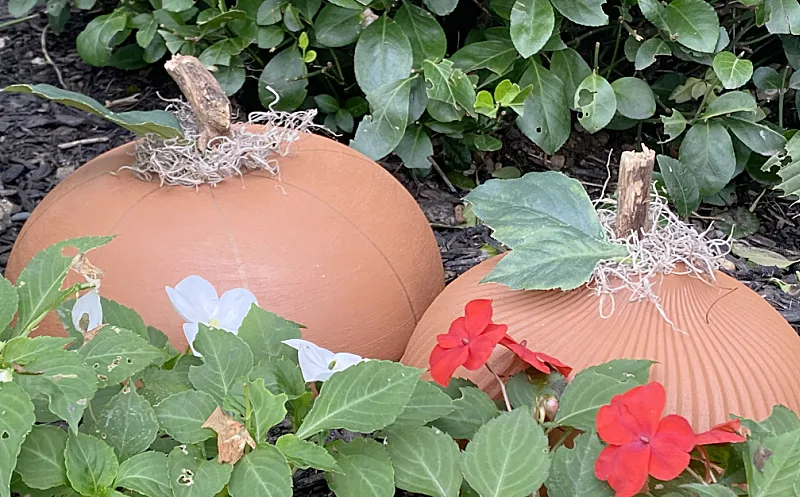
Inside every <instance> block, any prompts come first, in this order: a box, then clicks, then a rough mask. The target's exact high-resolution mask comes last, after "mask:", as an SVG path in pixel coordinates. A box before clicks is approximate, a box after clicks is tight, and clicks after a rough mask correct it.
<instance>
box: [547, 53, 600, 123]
mask: <svg viewBox="0 0 800 497" xmlns="http://www.w3.org/2000/svg"><path fill="white" fill-rule="evenodd" d="M550 70H551V71H552V72H553V74H555V75H556V76H558V79H560V80H561V81H562V82H563V83H564V93H565V94H566V97H567V102H568V103H569V105H570V108H572V109H573V110H575V102H574V98H575V92H576V91H577V90H578V86H580V84H581V83H582V82H583V80H584V79H586V78H587V77H588V76H589V75H591V74H592V69H591V68H590V67H589V64H587V63H586V61H585V60H583V57H581V54H579V53H578V52H576V51H575V50H573V49H571V48H565V49H563V50H557V51H555V52H553V55H552V58H551V62H550Z"/></svg>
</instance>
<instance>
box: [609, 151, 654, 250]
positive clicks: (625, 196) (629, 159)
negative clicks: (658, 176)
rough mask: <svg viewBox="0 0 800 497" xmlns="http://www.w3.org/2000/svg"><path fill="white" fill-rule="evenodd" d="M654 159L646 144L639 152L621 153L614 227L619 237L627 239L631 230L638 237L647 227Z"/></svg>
mask: <svg viewBox="0 0 800 497" xmlns="http://www.w3.org/2000/svg"><path fill="white" fill-rule="evenodd" d="M655 159H656V153H655V152H654V151H653V150H650V149H649V148H647V146H645V145H642V151H641V152H630V151H628V152H622V158H621V159H620V164H619V183H618V186H617V218H616V225H615V228H614V231H615V232H616V235H617V237H618V238H627V237H628V236H630V234H631V232H634V233H636V234H637V236H639V235H640V234H641V233H643V232H644V231H647V230H648V229H649V228H650V227H649V226H648V223H649V219H650V216H649V212H650V189H651V187H652V179H653V166H654V165H655Z"/></svg>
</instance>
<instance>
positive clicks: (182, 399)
mask: <svg viewBox="0 0 800 497" xmlns="http://www.w3.org/2000/svg"><path fill="white" fill-rule="evenodd" d="M216 408H217V403H216V402H215V401H214V398H213V397H212V396H210V395H209V394H207V393H204V392H197V391H195V390H188V391H186V392H181V393H177V394H175V395H173V396H171V397H168V398H166V399H164V400H163V401H162V402H161V403H160V404H158V405H156V406H155V413H156V417H157V418H158V422H159V424H160V425H161V429H162V430H164V432H166V433H167V434H168V435H169V436H171V437H172V438H174V439H175V440H177V441H178V442H181V443H185V444H194V443H198V442H202V441H203V440H207V439H209V438H211V437H213V436H214V432H213V431H212V430H211V429H209V428H203V424H204V423H205V422H206V420H207V419H208V417H209V416H211V413H212V412H214V409H216Z"/></svg>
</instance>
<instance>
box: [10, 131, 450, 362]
mask: <svg viewBox="0 0 800 497" xmlns="http://www.w3.org/2000/svg"><path fill="white" fill-rule="evenodd" d="M255 129H258V128H255ZM133 150H134V145H133V144H127V145H125V146H122V147H120V148H116V149H114V150H111V151H109V152H107V153H105V154H103V155H101V156H99V157H97V158H96V159H94V160H92V161H91V162H89V163H87V164H86V165H84V166H83V167H80V168H79V169H78V170H76V171H75V173H73V174H72V175H70V176H69V177H68V178H67V179H65V180H64V181H63V182H62V183H61V184H59V185H58V186H57V187H56V188H55V189H53V191H52V192H51V193H50V194H48V195H47V196H46V197H45V199H44V200H43V201H42V202H41V203H40V204H39V206H38V207H37V208H36V209H35V210H34V212H33V214H32V215H31V217H30V219H29V220H28V221H27V222H26V223H25V225H24V228H23V230H22V232H21V233H20V235H19V238H18V239H17V242H16V245H15V246H14V249H13V251H12V253H11V256H10V259H9V262H8V270H7V276H8V277H9V278H10V279H11V280H16V278H17V276H18V275H19V273H20V271H21V270H22V268H23V267H24V265H25V264H26V263H27V262H28V261H29V260H30V258H31V257H33V255H35V254H36V253H37V252H38V251H40V250H42V249H44V248H46V247H47V246H49V245H51V244H52V243H55V242H58V241H61V240H64V239H68V238H72V237H78V236H87V235H118V236H117V237H116V238H115V239H114V240H113V241H112V242H111V243H110V244H108V245H106V246H105V247H102V248H100V249H97V250H95V251H93V252H92V253H91V254H90V256H89V258H90V260H91V261H92V263H93V264H95V265H97V266H99V267H100V268H102V269H103V270H104V271H105V277H104V278H103V283H102V288H101V294H102V295H103V296H105V297H107V298H109V299H112V300H115V301H117V302H119V303H121V304H123V305H126V306H129V307H132V308H133V309H135V310H136V311H138V312H139V313H140V314H141V315H142V317H143V318H144V321H145V323H147V324H148V325H151V326H155V327H157V328H159V329H161V330H162V331H164V332H165V333H166V334H167V335H168V336H169V337H170V340H171V343H172V344H173V345H174V346H175V347H177V348H178V349H179V350H184V348H185V347H186V345H187V343H186V340H185V338H184V336H183V332H182V330H181V325H182V320H181V318H180V317H179V316H178V314H177V313H176V312H175V311H174V310H173V308H172V305H171V303H170V301H169V299H168V298H167V294H166V292H165V290H164V287H165V286H174V285H176V284H177V283H178V282H180V281H181V280H182V279H183V278H185V277H186V276H189V275H191V274H197V275H200V276H202V277H204V278H206V279H207V280H208V281H210V282H211V283H212V284H213V285H214V286H215V287H216V288H217V291H218V292H219V293H220V294H221V293H222V292H224V291H226V290H228V289H231V288H236V287H244V288H247V289H249V290H250V291H252V292H253V293H254V294H255V295H256V297H257V299H258V303H259V305H260V307H262V308H265V309H267V310H269V311H271V312H274V313H276V314H278V315H280V316H282V317H284V318H286V319H290V320H293V321H296V322H299V323H301V324H303V325H305V326H307V329H306V330H304V331H303V334H304V338H306V339H309V340H312V341H314V342H315V343H317V344H318V345H320V346H322V347H326V348H329V349H331V350H334V351H347V352H352V353H355V354H359V355H363V356H366V357H372V358H381V359H395V360H396V359H398V358H399V357H400V355H401V354H402V353H403V350H404V348H405V345H406V343H407V342H408V338H409V336H410V335H411V332H412V331H413V330H414V326H415V325H416V324H417V321H418V320H419V318H420V317H421V316H422V314H423V313H424V311H425V309H426V308H427V307H428V305H429V304H430V303H431V302H432V301H433V299H434V298H435V297H436V295H437V294H438V293H439V292H440V291H441V290H442V288H443V286H444V283H443V281H444V278H443V270H442V264H441V259H440V256H439V249H438V247H437V244H436V240H435V238H434V236H433V233H432V231H431V229H430V227H429V225H428V222H427V220H426V218H425V216H424V214H423V213H422V212H421V210H420V209H419V207H418V206H417V204H416V202H415V201H414V199H413V198H412V197H411V195H410V194H409V193H408V192H407V191H406V190H405V189H404V188H403V186H402V185H401V184H400V183H399V182H398V181H396V180H395V179H394V178H393V177H392V176H391V174H389V173H388V172H386V171H385V170H384V169H383V168H382V167H380V166H379V165H378V164H376V163H375V162H373V161H372V160H370V159H368V158H366V157H365V156H364V155H362V154H360V153H358V152H356V151H355V150H352V149H351V148H349V147H346V146H344V145H342V144H339V143H337V142H335V141H333V140H330V139H328V138H324V137H320V136H316V135H306V136H303V137H302V138H301V139H300V140H299V141H297V142H295V143H293V144H292V145H291V148H290V151H291V152H290V155H289V156H287V157H281V158H280V161H279V163H280V178H277V177H273V176H272V175H270V174H268V173H266V172H263V171H256V172H250V173H248V174H245V175H244V177H243V178H229V179H227V180H226V181H224V182H222V183H220V184H218V185H217V186H216V187H210V186H208V185H204V186H202V187H200V188H199V190H197V191H196V190H195V189H194V188H186V187H178V186H159V183H158V182H153V183H150V182H144V181H141V180H139V179H137V178H135V177H134V176H133V175H132V174H131V173H130V172H129V171H127V170H123V171H120V172H119V173H118V174H117V175H112V174H111V173H112V172H115V171H117V169H118V168H119V167H120V166H123V165H130V164H131V163H132V162H133V156H132V155H131V154H132V152H133ZM37 332H38V333H41V334H53V335H58V334H63V330H62V327H61V325H60V324H59V323H58V321H57V319H56V318H55V317H54V316H50V317H49V318H48V319H47V320H45V321H44V322H43V323H42V324H41V326H40V328H39V330H38V331H37Z"/></svg>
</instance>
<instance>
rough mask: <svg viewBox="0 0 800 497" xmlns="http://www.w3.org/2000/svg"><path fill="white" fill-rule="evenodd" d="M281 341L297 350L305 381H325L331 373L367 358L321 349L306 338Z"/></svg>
mask: <svg viewBox="0 0 800 497" xmlns="http://www.w3.org/2000/svg"><path fill="white" fill-rule="evenodd" d="M283 343H285V344H286V345H288V346H289V347H291V348H293V349H296V350H297V358H298V360H299V361H300V370H301V371H302V372H303V379H305V380H306V382H314V381H325V380H327V379H328V378H330V377H331V375H332V374H333V373H337V372H339V371H344V370H345V369H347V368H349V367H350V366H353V365H355V364H358V363H359V362H362V361H368V360H369V359H363V358H362V357H360V356H357V355H355V354H347V353H344V352H341V353H338V354H334V353H333V352H331V351H330V350H327V349H323V348H322V347H319V346H317V345H315V344H313V343H311V342H309V341H307V340H300V339H292V340H283Z"/></svg>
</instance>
